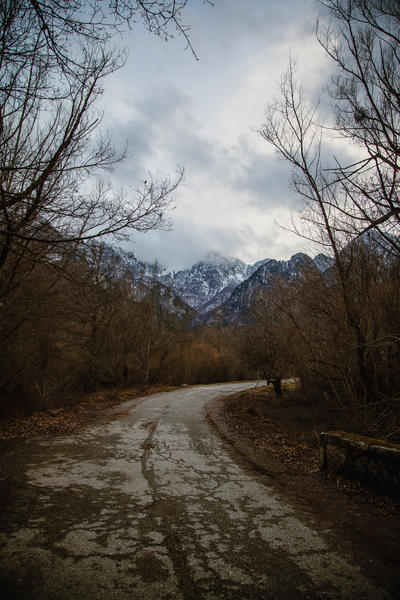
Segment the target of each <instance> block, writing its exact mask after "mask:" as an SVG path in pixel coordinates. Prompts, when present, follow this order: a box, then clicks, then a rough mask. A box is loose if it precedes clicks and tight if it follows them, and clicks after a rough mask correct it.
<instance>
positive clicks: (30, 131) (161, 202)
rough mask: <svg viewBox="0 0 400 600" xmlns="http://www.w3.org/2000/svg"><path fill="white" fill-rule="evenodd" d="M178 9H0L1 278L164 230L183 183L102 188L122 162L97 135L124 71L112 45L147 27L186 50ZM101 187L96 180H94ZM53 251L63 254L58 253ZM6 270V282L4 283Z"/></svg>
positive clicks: (126, 5) (179, 5) (59, 5)
mask: <svg viewBox="0 0 400 600" xmlns="http://www.w3.org/2000/svg"><path fill="white" fill-rule="evenodd" d="M186 3H187V0H181V1H180V2H169V1H158V2H155V1H152V2H142V1H133V0H124V1H121V0H113V1H112V2H109V3H104V2H100V1H99V0H93V1H91V2H84V1H83V0H72V1H70V0H68V1H66V0H61V1H58V2H54V0H5V1H4V2H2V3H1V6H0V73H1V79H0V270H1V271H2V273H3V275H2V277H3V278H5V279H4V281H8V282H9V281H11V280H13V279H14V278H15V274H16V273H17V272H18V268H19V266H20V264H21V260H22V258H26V257H27V256H30V258H31V259H32V261H33V262H32V263H31V266H32V265H33V264H34V263H35V262H38V261H41V260H43V258H44V257H48V256H49V253H51V252H58V251H59V249H60V248H61V247H62V246H65V244H67V245H68V247H71V244H77V243H80V242H82V241H85V240H90V239H93V238H96V237H99V236H104V235H106V234H113V235H116V236H119V237H121V236H126V235H127V234H128V232H129V230H137V231H147V230H149V229H153V228H157V227H165V226H167V227H168V225H169V224H168V220H166V219H165V210H166V209H167V208H168V207H169V206H170V204H171V201H172V200H171V194H172V192H173V191H174V190H175V189H176V187H177V186H178V185H179V183H180V182H181V181H182V177H183V171H182V169H178V174H177V176H176V177H175V179H173V180H170V179H169V178H166V179H165V180H163V181H160V182H156V181H153V180H152V179H151V177H149V178H148V180H147V182H145V183H144V184H143V186H142V188H141V189H136V188H131V189H130V190H128V191H125V192H121V193H116V192H114V191H113V190H112V189H111V188H110V187H109V185H108V184H107V183H105V182H104V181H101V180H99V179H98V177H99V175H100V173H101V172H104V171H109V170H111V169H112V168H113V167H114V166H115V164H116V163H117V162H118V161H119V160H121V159H122V158H123V156H124V150H123V151H122V152H119V151H117V149H116V148H115V147H114V145H113V143H112V141H111V139H110V138H109V136H108V135H107V134H102V133H101V132H100V130H99V125H100V122H101V114H99V112H98V111H97V110H96V107H95V102H96V99H97V98H98V96H99V95H100V94H101V93H102V82H103V80H104V78H105V77H107V75H109V74H110V73H112V72H113V71H115V70H116V69H118V68H119V67H120V66H121V65H122V64H123V61H124V56H123V53H121V52H117V53H115V52H114V51H113V50H112V49H111V45H110V42H111V40H112V38H113V35H114V34H115V33H116V32H118V31H121V28H122V27H123V26H124V24H128V25H129V26H130V25H132V24H134V23H135V22H136V21H141V22H142V23H143V24H144V26H145V27H146V28H147V29H148V30H149V31H151V32H153V33H155V34H157V35H163V36H172V35H173V33H174V31H175V30H177V31H178V32H179V33H180V34H182V35H184V37H185V38H186V40H187V42H188V44H189V46H190V41H189V38H188V29H187V27H185V26H184V25H183V23H182V20H181V13H182V10H183V8H184V7H185V5H186ZM95 177H97V180H95ZM56 248H57V250H55V249H56ZM5 268H6V270H7V273H6V275H5V274H4V273H5V271H4V269H5Z"/></svg>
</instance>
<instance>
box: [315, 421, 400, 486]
mask: <svg viewBox="0 0 400 600" xmlns="http://www.w3.org/2000/svg"><path fill="white" fill-rule="evenodd" d="M320 468H321V470H322V471H325V472H331V473H340V474H342V475H344V476H345V477H347V478H349V479H352V480H354V479H356V480H358V481H361V482H362V483H364V484H366V485H368V486H370V487H372V488H374V489H376V490H377V491H379V492H381V493H385V494H390V495H394V496H400V446H399V445H397V444H390V443H388V442H382V441H380V440H375V439H372V438H368V437H364V436H361V435H355V434H352V433H346V432H344V431H330V432H327V433H321V435H320Z"/></svg>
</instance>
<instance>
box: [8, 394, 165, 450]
mask: <svg viewBox="0 0 400 600" xmlns="http://www.w3.org/2000/svg"><path fill="white" fill-rule="evenodd" d="M169 389H172V388H171V387H166V386H162V387H160V386H159V387H149V388H147V389H145V390H144V389H143V388H129V389H126V390H122V391H116V390H106V391H104V390H103V391H100V392H94V393H92V394H89V395H87V396H86V397H85V398H84V399H83V400H82V401H81V402H79V403H78V404H75V405H74V406H66V407H61V408H53V409H50V410H44V411H41V412H37V413H34V414H33V415H31V416H29V417H23V418H20V419H11V420H9V421H3V422H2V423H0V439H2V440H10V439H15V438H29V437H32V436H35V435H50V434H51V435H56V434H66V435H68V434H71V433H74V432H75V431H77V430H78V429H79V428H80V427H81V426H82V425H84V424H85V423H87V422H89V421H91V420H93V419H95V418H96V417H97V416H98V415H99V413H100V412H101V411H102V410H105V409H107V408H109V407H111V406H114V405H116V404H120V403H121V402H124V401H125V400H131V399H134V398H137V397H140V396H146V395H149V394H152V393H156V392H160V391H168V390H169ZM122 416H127V413H119V414H117V415H116V417H117V418H122Z"/></svg>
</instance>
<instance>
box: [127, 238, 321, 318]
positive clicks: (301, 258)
mask: <svg viewBox="0 0 400 600" xmlns="http://www.w3.org/2000/svg"><path fill="white" fill-rule="evenodd" d="M116 251H117V252H118V254H119V256H120V259H121V261H122V264H123V265H124V268H125V269H126V270H127V271H128V272H129V273H131V275H132V277H133V278H140V277H141V278H143V279H145V280H148V281H151V280H154V279H156V280H157V281H159V282H160V283H161V284H163V285H165V286H167V287H168V288H170V289H171V290H172V291H173V292H174V293H175V294H176V295H177V296H179V298H180V299H181V300H182V301H183V302H184V303H186V304H187V305H188V306H189V307H190V308H191V309H194V310H196V311H197V313H199V314H200V315H206V314H208V313H211V312H212V311H214V310H215V309H216V308H218V307H220V306H222V305H224V307H225V309H226V311H227V312H228V313H229V314H231V315H232V316H233V315H235V314H236V313H238V312H240V311H241V310H243V308H244V306H245V305H246V304H247V303H248V302H250V301H251V298H252V297H254V295H255V293H256V291H257V289H259V288H260V287H268V285H270V282H271V279H272V278H273V277H275V276H277V275H279V276H281V277H284V278H285V279H289V280H290V279H292V278H293V277H296V276H297V274H298V273H299V271H300V270H301V269H302V268H303V267H305V266H310V265H311V266H313V268H317V269H318V270H319V271H321V272H323V271H325V270H326V269H327V268H329V267H330V266H331V264H332V259H331V258H329V257H328V256H325V255H323V254H318V255H317V256H316V257H315V258H313V259H312V258H310V257H309V256H308V255H306V254H303V253H297V254H294V255H293V256H292V257H291V258H290V259H289V260H286V261H285V260H275V259H268V258H266V259H264V260H261V261H258V262H256V263H254V264H253V265H249V264H246V263H244V262H243V261H241V260H239V259H237V258H227V257H224V256H221V255H219V254H218V253H216V252H211V253H208V254H207V255H206V256H205V257H204V259H203V260H200V261H198V262H197V263H195V264H194V265H192V267H190V268H189V269H181V270H179V271H167V270H165V269H164V268H163V267H162V266H160V265H157V264H155V265H149V264H148V263H145V262H143V261H140V260H138V259H137V258H136V257H135V255H134V254H133V253H131V252H125V251H124V250H122V249H121V248H117V249H116Z"/></svg>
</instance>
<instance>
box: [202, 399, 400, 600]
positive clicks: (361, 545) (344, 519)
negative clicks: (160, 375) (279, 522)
mask: <svg viewBox="0 0 400 600" xmlns="http://www.w3.org/2000/svg"><path fill="white" fill-rule="evenodd" d="M205 417H206V419H207V421H208V422H209V424H210V425H211V426H212V427H213V429H214V430H216V432H217V433H218V434H219V436H220V437H221V438H222V439H223V440H224V441H225V442H226V443H227V444H228V445H229V446H230V448H231V451H233V452H234V453H235V454H238V455H239V457H240V459H241V460H243V461H244V462H245V463H246V464H247V466H248V468H252V469H254V470H256V471H257V472H260V473H263V474H265V475H266V476H267V478H268V484H269V485H270V486H271V487H272V488H273V489H274V490H276V492H277V493H278V494H279V495H282V496H284V497H285V498H286V499H287V500H288V501H289V502H290V503H292V505H294V506H295V507H296V510H297V511H298V512H299V514H302V515H303V516H304V518H305V519H307V520H311V522H312V521H314V522H315V521H317V522H318V523H319V525H320V528H321V529H322V530H325V531H326V532H327V535H328V536H330V537H332V536H334V538H335V542H336V543H337V544H338V545H340V547H342V548H343V549H344V550H345V551H347V552H348V553H350V555H351V556H352V557H354V558H355V559H356V560H357V561H358V562H359V563H360V566H361V568H363V570H364V571H365V573H366V575H368V576H370V577H373V578H374V579H376V580H377V581H378V582H379V581H381V582H384V583H385V587H387V586H389V589H391V590H393V597H400V510H399V509H400V502H398V501H391V500H390V499H386V498H381V497H379V496H376V495H374V494H373V493H372V492H370V491H369V490H366V489H363V488H361V487H360V486H357V485H355V486H351V485H349V486H347V485H346V483H345V482H343V481H342V480H340V479H337V478H334V477H330V478H324V477H323V475H322V474H321V473H320V472H319V470H318V450H317V448H315V450H314V458H312V456H311V457H310V452H306V453H305V454H304V458H303V457H302V456H301V455H300V458H299V457H297V463H298V464H297V467H293V465H290V466H288V464H287V463H286V461H285V458H284V457H282V458H280V457H279V453H278V455H277V453H276V452H274V453H271V452H269V450H268V443H266V444H265V445H260V444H258V443H255V440H256V439H257V436H259V432H256V433H254V431H252V427H251V426H249V423H248V422H246V420H244V419H243V420H242V419H238V418H235V417H234V416H233V415H232V413H230V411H228V410H227V399H215V400H212V401H211V402H209V403H208V404H207V406H206V408H205ZM266 435H268V433H266ZM274 450H275V449H274ZM313 461H314V462H313ZM313 465H314V466H313Z"/></svg>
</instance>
